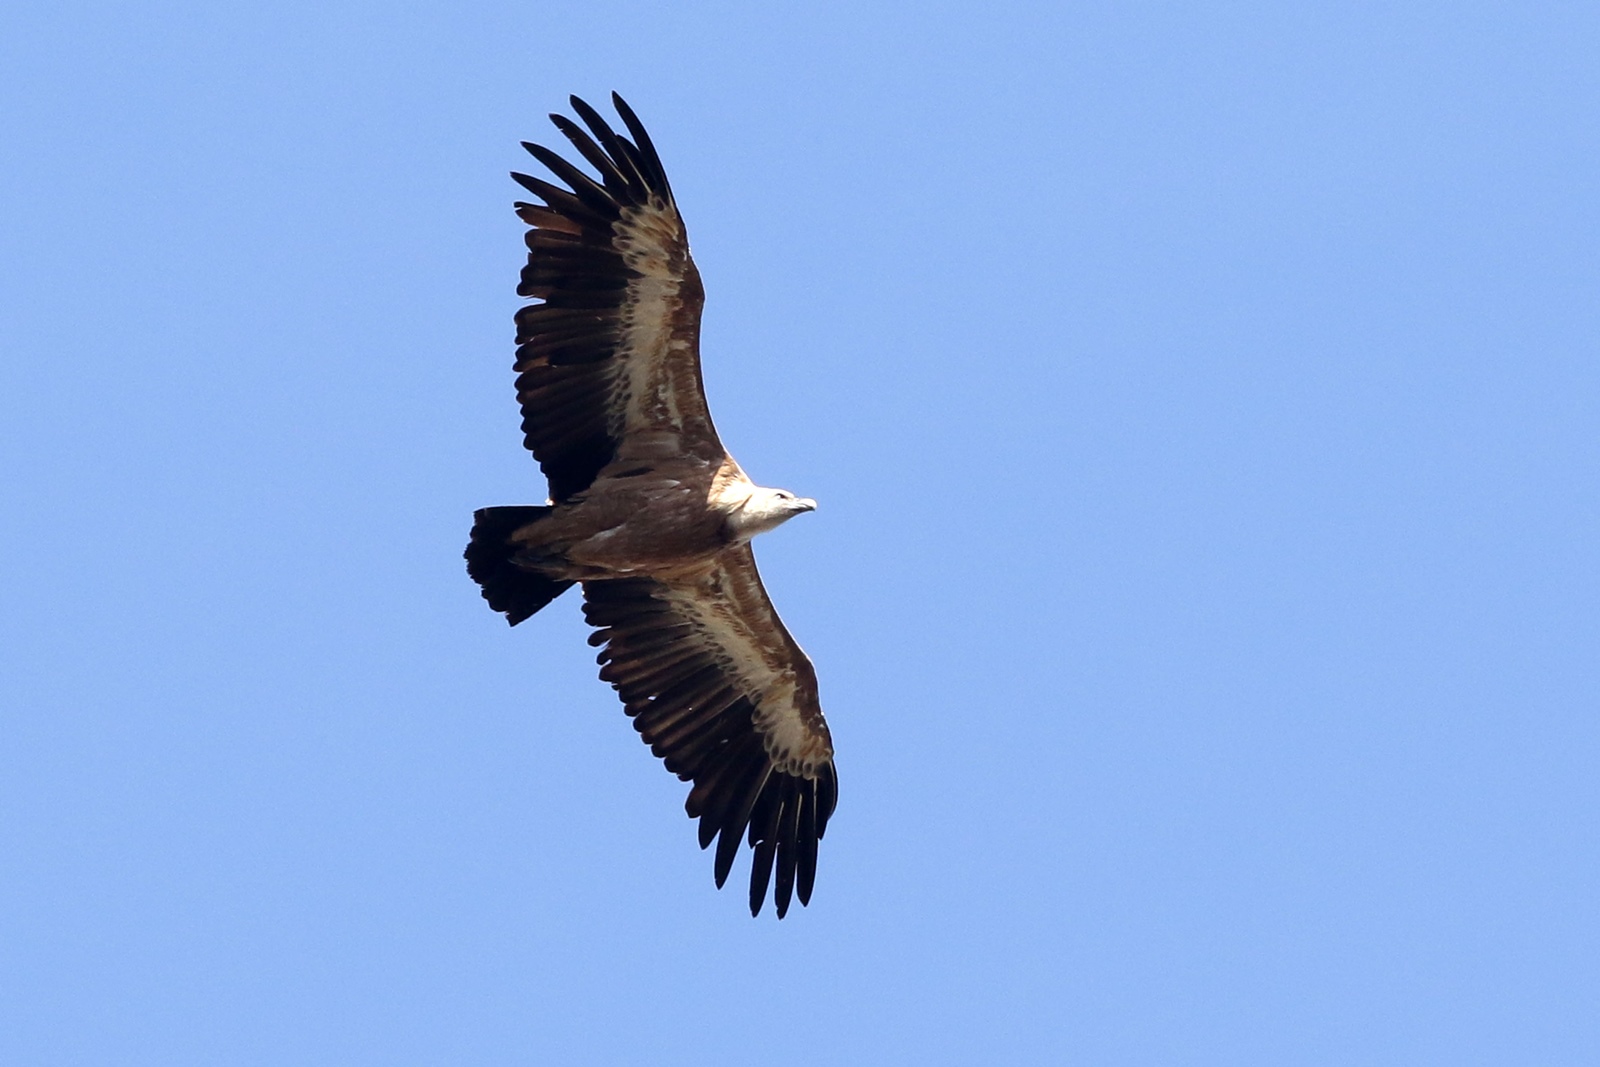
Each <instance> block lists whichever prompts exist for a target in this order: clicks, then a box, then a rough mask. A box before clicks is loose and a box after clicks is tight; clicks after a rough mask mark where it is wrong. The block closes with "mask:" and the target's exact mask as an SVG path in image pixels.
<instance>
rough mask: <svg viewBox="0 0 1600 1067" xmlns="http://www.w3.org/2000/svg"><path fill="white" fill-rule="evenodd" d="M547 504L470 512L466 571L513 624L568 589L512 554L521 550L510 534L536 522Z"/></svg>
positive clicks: (547, 511)
mask: <svg viewBox="0 0 1600 1067" xmlns="http://www.w3.org/2000/svg"><path fill="white" fill-rule="evenodd" d="M553 510H555V509H554V508H551V507H505V508H479V509H478V510H477V511H476V512H474V513H473V516H472V519H473V522H472V540H471V541H469V542H468V543H467V552H466V556H467V573H468V574H469V575H471V576H472V580H473V581H475V582H477V583H478V585H480V586H481V587H482V588H483V599H485V600H487V601H488V602H489V606H490V607H491V608H493V609H494V610H496V611H503V612H505V615H506V622H508V623H510V624H511V625H512V626H515V625H516V624H517V623H519V622H521V621H522V620H523V619H526V618H527V617H528V616H530V615H532V614H533V613H534V612H536V611H538V610H539V609H540V608H542V607H544V606H545V605H546V604H548V603H550V601H552V600H554V599H555V598H556V597H558V596H560V595H561V594H562V593H565V592H566V591H567V590H568V589H570V588H572V586H573V584H574V583H572V582H569V581H565V580H561V579H556V578H546V577H545V576H544V575H542V574H540V573H539V572H538V571H535V570H530V569H529V568H527V567H521V566H518V565H517V564H516V563H514V562H512V557H513V556H515V555H516V554H517V553H518V552H520V551H522V549H521V548H520V547H519V546H517V545H513V544H512V543H511V541H510V538H511V535H512V534H514V533H516V532H517V531H518V530H520V529H522V528H523V527H524V526H526V525H528V524H529V523H530V522H538V521H539V520H540V519H542V518H544V517H545V516H546V515H548V514H550V512H551V511H553Z"/></svg>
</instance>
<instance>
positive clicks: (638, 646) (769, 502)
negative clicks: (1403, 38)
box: [466, 93, 838, 919]
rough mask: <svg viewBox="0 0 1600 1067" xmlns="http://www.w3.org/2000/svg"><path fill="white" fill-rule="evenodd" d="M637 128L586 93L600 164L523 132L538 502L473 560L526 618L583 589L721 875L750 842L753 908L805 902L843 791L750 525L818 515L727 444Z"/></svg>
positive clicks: (477, 543)
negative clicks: (610, 116) (529, 169)
mask: <svg viewBox="0 0 1600 1067" xmlns="http://www.w3.org/2000/svg"><path fill="white" fill-rule="evenodd" d="M611 99H612V103H613V104H614V105H615V107H616V110H617V114H618V115H619V116H620V117H621V119H622V123H623V126H624V127H625V130H626V133H621V132H618V131H617V130H615V129H613V128H612V126H611V125H610V124H608V123H607V122H606V120H605V119H604V118H603V117H601V115H600V114H599V113H598V112H597V111H595V109H594V108H592V107H590V106H589V105H588V104H586V103H584V102H583V101H582V100H580V99H579V98H577V97H576V96H574V97H572V98H571V103H572V110H573V111H574V112H575V113H576V114H577V116H578V118H579V119H581V120H582V122H583V125H582V126H579V125H578V124H577V123H576V122H574V121H573V120H571V119H569V118H567V117H566V116H563V115H551V116H550V121H551V122H553V123H554V124H555V126H556V129H558V130H560V131H561V133H562V134H563V135H565V137H566V139H567V140H568V141H570V142H571V144H572V147H573V148H574V149H576V151H577V154H578V155H579V156H582V157H583V159H584V161H586V162H587V163H588V164H589V166H590V167H592V168H593V174H590V173H588V172H586V171H585V170H584V169H582V168H581V167H580V166H578V165H576V164H575V163H574V162H572V161H571V160H569V159H567V158H564V157H563V156H562V155H560V154H559V153H557V152H554V151H552V150H551V149H549V148H546V147H544V146H543V145H537V144H530V143H526V142H524V144H523V147H524V148H526V149H527V150H528V152H529V153H530V154H532V156H533V157H534V158H535V159H537V160H538V161H539V162H540V163H542V164H543V165H544V166H545V167H546V168H547V169H548V170H549V171H550V173H551V175H552V176H553V177H554V178H555V179H556V181H557V182H559V183H560V184H556V182H551V181H546V180H544V179H542V178H535V177H529V176H528V175H525V174H513V175H512V177H513V178H514V179H515V180H516V181H517V182H518V183H519V184H520V185H522V186H523V187H524V188H525V189H527V190H528V191H529V192H531V193H532V194H533V195H534V196H535V197H537V198H538V199H539V201H540V202H539V203H525V202H520V201H519V202H518V203H517V204H516V212H517V215H518V216H519V217H520V218H521V219H522V221H523V222H525V223H527V225H528V227H529V228H528V232H527V236H526V240H527V245H528V264H527V266H526V267H525V268H523V271H522V282H521V284H520V285H519V286H518V288H517V293H518V295H519V296H521V297H523V298H525V299H528V300H530V301H531V302H530V303H528V304H526V305H525V306H523V307H522V308H521V309H520V310H519V311H518V312H517V315H516V327H517V350H516V362H515V364H514V370H515V371H516V375H517V379H516V386H517V401H518V403H519V404H520V405H521V408H522V432H523V444H524V445H526V446H527V448H528V449H529V451H531V452H532V453H533V456H534V459H536V460H537V461H538V463H539V468H540V470H541V471H543V473H544V476H545V478H546V479H547V480H548V482H549V500H548V501H547V502H546V503H544V504H542V505H535V506H510V507H492V508H482V509H480V510H479V511H477V512H476V513H475V515H474V523H473V527H472V533H471V537H470V542H469V544H468V545H467V550H466V560H467V572H468V574H469V575H470V576H471V577H472V579H473V580H474V581H476V582H477V583H478V585H479V587H480V589H481V591H482V594H483V598H484V599H485V600H487V601H488V602H489V607H490V608H492V609H493V610H495V611H497V612H500V613H502V614H503V615H504V616H505V619H506V621H507V622H508V623H510V624H511V625H512V626H515V625H516V624H517V623H519V622H522V621H523V620H524V619H526V618H528V617H529V616H531V615H533V614H534V613H535V612H537V611H539V610H540V609H541V608H543V607H544V606H545V605H547V604H549V603H550V602H551V601H552V600H554V599H555V598H556V597H558V596H560V595H561V594H562V593H563V592H565V591H566V590H567V589H569V588H571V587H572V586H573V585H581V586H582V587H583V613H584V618H585V619H586V620H587V621H588V623H589V624H590V625H591V626H593V627H595V630H594V632H593V633H592V634H591V635H590V637H589V643H590V644H591V645H592V646H596V647H598V648H599V649H600V653H599V656H598V662H599V663H600V677H601V679H602V680H604V681H607V682H610V683H611V686H612V688H613V689H615V690H616V691H617V695H618V696H619V697H620V698H621V700H622V706H623V710H624V711H625V712H626V713H627V715H628V717H629V718H631V719H632V720H633V726H634V729H635V730H637V731H638V732H639V735H640V737H642V738H643V739H644V742H645V744H647V745H649V746H650V751H651V752H653V753H654V754H655V755H656V756H657V757H659V758H660V759H661V760H662V761H663V762H664V763H665V764H666V768H667V770H669V771H671V772H672V773H673V774H676V775H677V776H678V777H679V778H680V779H682V780H683V781H686V782H693V783H694V784H693V786H692V787H691V788H690V790H689V795H688V799H687V801H686V802H685V805H684V806H685V808H686V809H687V810H688V813H689V816H690V818H693V819H698V820H699V837H700V847H701V848H702V849H704V848H707V847H709V846H710V845H711V843H712V842H713V841H715V842H716V852H715V861H714V864H713V871H714V873H715V876H716V883H717V887H718V888H719V889H720V888H721V887H722V885H723V884H724V882H726V881H727V878H728V874H729V872H730V871H731V869H732V867H733V862H734V859H735V858H736V856H737V855H738V853H739V852H740V841H741V839H742V840H744V841H746V842H748V844H749V847H750V849H751V868H750V913H751V915H759V914H760V912H761V908H762V904H763V903H764V901H765V900H766V898H767V893H768V889H769V887H770V889H771V893H772V900H773V904H774V906H775V909H776V911H777V915H778V917H779V918H780V919H781V918H783V916H784V915H785V914H786V913H787V912H788V910H789V904H790V901H791V900H792V899H793V898H794V897H796V896H797V897H799V899H800V903H801V904H807V903H809V902H810V900H811V890H812V885H813V883H814V882H815V880H816V873H817V842H818V841H820V840H821V838H822V835H823V831H824V830H826V829H827V826H828V819H829V817H830V816H832V815H833V809H834V804H835V802H836V800H837V799H838V776H837V774H836V772H835V770H834V763H833V740H832V738H831V737H830V736H829V733H828V725H827V723H826V722H825V721H824V720H823V717H822V708H821V706H820V704H819V703H818V699H817V676H816V672H815V671H814V670H813V669H812V666H811V661H810V660H809V659H807V658H806V654H805V653H804V652H803V651H801V649H800V646H799V645H798V644H797V643H796V642H795V639H794V638H793V637H791V636H790V635H789V631H788V630H787V629H785V628H784V625H783V622H782V621H781V620H780V619H779V618H778V613H777V611H776V610H774V608H773V606H772V601H771V599H769V598H768V596H767V591H766V589H764V588H763V587H762V585H761V575H760V574H759V573H758V572H757V571H756V560H755V556H754V554H752V552H751V550H750V540H751V538H753V537H754V536H755V535H756V534H759V533H764V532H766V531H768V530H771V529H774V528H776V527H778V526H779V525H781V524H783V523H784V522H787V521H788V520H789V519H791V518H793V517H794V516H796V515H799V514H801V513H802V512H807V511H812V510H814V509H815V508H816V506H817V504H816V501H814V500H810V499H807V498H804V497H798V496H796V495H794V494H793V493H790V492H787V491H785V490H782V489H767V488H763V487H761V486H758V485H756V484H755V483H754V482H752V481H751V480H750V478H749V477H748V476H746V474H745V472H744V471H743V470H742V469H740V467H739V464H738V463H736V462H734V459H733V457H732V456H730V455H729V454H728V452H727V450H726V449H725V448H724V447H723V446H722V442H721V440H719V439H718V437H717V431H716V429H715V427H713V426H712V424H711V413H710V411H709V410H707V407H706V397H705V389H704V387H703V385H702V382H701V377H700V352H699V345H700V309H701V305H702V304H703V303H704V290H703V289H702V288H701V285H700V274H699V272H698V271H697V270H696V269H695V265H694V260H693V259H691V258H690V256H689V242H688V237H687V235H686V234H685V232H684V226H683V219H682V218H681V217H680V216H679V214H678V208H677V205H676V203H675V202H674V200H673V196H672V188H671V186H669V185H668V184H667V175H666V172H665V170H664V169H663V168H662V166H661V159H660V157H659V156H658V155H657V154H656V149H655V147H654V146H653V145H652V144H651V142H650V136H649V135H648V134H647V133H646V132H645V130H644V127H643V126H642V125H641V124H640V122H639V119H638V117H637V116H636V115H635V114H634V113H633V110H632V109H631V108H629V107H628V105H627V103H626V102H624V101H623V99H622V97H620V96H618V95H616V94H614V93H613V94H612V98H611Z"/></svg>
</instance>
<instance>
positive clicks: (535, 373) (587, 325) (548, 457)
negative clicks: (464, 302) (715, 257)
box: [512, 94, 722, 502]
mask: <svg viewBox="0 0 1600 1067" xmlns="http://www.w3.org/2000/svg"><path fill="white" fill-rule="evenodd" d="M612 101H613V103H614V104H615V105H616V108H617V113H618V114H619V115H621V116H622V121H623V123H624V124H625V125H626V127H627V129H628V132H629V134H631V135H632V139H631V140H630V139H629V138H627V137H623V136H621V135H619V134H617V133H616V132H615V131H613V130H612V129H611V127H610V126H609V125H607V124H606V121H605V120H604V119H603V118H601V117H600V115H599V114H598V113H596V112H595V110H594V109H593V108H591V107H590V106H589V105H588V104H586V103H584V102H583V101H582V100H580V99H578V98H577V97H575V96H574V97H573V98H572V108H573V110H574V111H576V112H577V114H578V116H579V117H580V118H581V119H582V120H583V122H584V124H585V125H586V126H587V127H588V129H587V131H586V130H584V129H583V128H581V127H579V126H578V125H577V124H576V123H574V122H573V121H571V120H570V119H568V118H566V117H565V116H562V115H551V116H550V121H552V122H554V123H555V125H556V128H557V129H559V130H560V131H561V132H562V133H563V134H565V135H566V137H567V140H569V141H571V142H572V145H573V147H574V148H576V149H577V150H578V153H579V154H580V155H581V156H583V158H584V159H585V160H587V161H588V162H589V163H590V164H591V165H592V166H593V167H594V168H595V171H596V172H597V173H598V175H599V180H598V181H597V180H596V179H594V178H592V177H590V176H589V175H587V174H585V173H584V172H583V171H582V170H581V169H579V168H578V167H577V166H575V165H573V164H572V163H570V162H568V161H567V160H565V159H563V158H562V157H561V156H560V155H558V154H557V153H555V152H553V151H551V150H550V149H548V148H545V147H543V146H542V145H536V144H527V143H524V145H523V147H525V148H526V149H527V150H528V151H529V152H531V153H532V154H533V156H534V158H536V159H538V160H539V162H541V163H543V164H544V165H545V166H546V167H548V168H549V169H550V171H551V172H552V174H554V176H555V177H556V178H557V179H559V180H560V181H562V182H564V183H565V187H563V186H560V185H555V184H553V183H551V182H547V181H543V180H541V179H539V178H531V177H529V176H527V175H525V174H513V175H512V177H513V178H515V179H516V180H517V181H518V182H519V183H520V184H521V185H522V186H523V187H524V188H526V189H528V190H529V191H530V192H532V193H533V194H534V195H536V196H538V197H539V199H540V200H542V201H543V203H542V204H529V203H522V202H518V204H517V205H516V208H517V214H518V216H519V217H521V219H522V220H523V221H524V222H526V223H527V224H528V225H529V226H530V227H531V229H529V231H528V235H527V242H528V265H527V267H525V268H524V269H523V271H522V284H521V285H519V286H518V287H517V293H518V294H519V295H521V296H524V297H530V298H533V299H535V300H538V301H540V302H539V303H535V304H530V305H528V306H527V307H524V308H522V309H521V310H520V311H518V312H517V346H518V347H517V361H516V371H517V400H518V401H519V402H520V403H521V405H522V431H523V434H524V443H525V444H526V445H527V446H528V448H529V450H531V451H532V452H533V455H534V458H536V459H537V460H538V461H539V466H540V468H541V469H543V471H544V473H545V476H546V477H547V478H549V480H550V496H551V499H553V500H555V501H557V502H559V501H562V500H565V499H566V498H567V497H570V496H572V495H573V494H575V493H580V492H582V491H583V490H584V489H586V488H588V486H589V485H590V483H592V482H593V481H594V479H595V476H596V475H597V474H599V472H600V470H601V468H603V467H604V466H605V465H606V464H607V463H609V462H611V460H612V459H613V458H615V457H616V456H617V455H618V454H619V453H621V452H624V451H625V449H624V447H623V445H624V442H625V441H626V439H627V438H628V436H629V435H630V434H634V433H639V432H641V431H665V432H666V433H668V434H669V435H672V437H671V438H669V440H667V441H665V442H662V441H660V439H659V434H653V435H652V436H653V437H654V438H655V439H656V443H657V447H658V448H659V447H662V446H665V447H667V448H668V450H669V451H671V452H673V453H675V454H688V455H694V456H699V457H701V458H703V459H705V460H707V461H708V462H712V463H715V462H716V461H717V460H718V459H720V457H721V455H722V445H721V443H720V442H719V441H718V440H717V434H716V430H715V429H714V428H713V427H712V425H711V416H710V413H709V412H708V411H707V410H706V399H705V390H704V388H703V386H702V385H701V381H700V354H699V347H700V308H701V305H702V304H703V303H704V300H705V293H704V290H703V289H702V288H701V286H700V274H699V272H698V271H696V270H695V266H694V261H693V260H692V259H690V258H689V240H688V236H687V235H686V234H685V232H684V228H683V219H682V218H681V217H680V216H679V215H678V207H677V204H676V203H675V202H674V201H673V199H672V188H671V186H669V185H668V184H667V176H666V172H665V171H664V170H663V169H662V167H661V160H660V158H659V157H658V156H657V155H656V150H655V147H654V146H653V145H652V144H651V143H650V136H649V135H648V134H647V133H645V130H644V127H643V126H642V125H640V123H639V119H638V117H637V116H635V115H634V113H633V111H632V109H631V108H629V107H628V105H627V104H626V103H625V102H624V101H623V99H622V97H620V96H617V95H616V94H612Z"/></svg>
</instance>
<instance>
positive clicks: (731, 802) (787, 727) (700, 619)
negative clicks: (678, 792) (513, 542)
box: [583, 545, 839, 918]
mask: <svg viewBox="0 0 1600 1067" xmlns="http://www.w3.org/2000/svg"><path fill="white" fill-rule="evenodd" d="M583 597H584V608H583V610H584V615H585V617H586V618H587V619H588V620H589V623H590V625H593V626H597V627H599V628H600V629H599V630H597V631H596V632H595V633H594V634H593V635H592V636H591V637H590V639H589V640H590V643H591V644H597V645H598V644H604V645H605V648H604V649H603V650H602V651H601V653H600V657H599V658H600V663H601V664H603V667H602V669H601V671H600V677H601V678H603V679H605V680H606V681H608V682H610V683H611V684H612V686H613V687H615V688H616V690H617V693H618V695H620V696H621V697H622V701H623V705H624V707H625V709H626V711H627V713H628V715H629V716H630V717H631V718H632V719H633V725H634V729H636V730H638V731H639V733H640V734H641V735H642V736H643V738H644V740H645V742H646V743H647V744H649V745H650V751H652V752H654V753H655V754H656V755H657V756H659V757H661V758H662V759H663V760H664V761H665V762H666V765H667V770H669V771H672V772H673V773H674V774H676V775H677V776H678V777H679V778H682V779H684V780H685V781H689V780H693V782H694V788H693V789H692V790H690V792H689V799H688V801H687V802H686V804H685V807H686V808H687V809H688V812H689V815H690V817H691V818H698V819H699V820H700V847H701V848H705V847H707V846H709V845H710V844H711V842H712V840H716V841H717V852H716V863H715V873H716V879H717V886H718V888H721V886H722V884H723V882H725V881H726V880H727V877H728V872H729V871H730V870H731V869H732V867H733V861H734V858H735V856H737V854H738V851H739V843H740V841H741V840H742V839H746V838H748V841H749V843H750V845H751V847H752V848H753V849H754V855H753V857H752V859H751V866H750V913H751V914H752V915H754V914H758V913H759V912H760V910H761V905H762V902H763V901H764V900H765V898H766V895H767V887H768V884H769V882H770V880H771V878H772V875H773V872H774V868H776V873H777V882H776V883H775V884H774V885H773V894H772V895H773V899H774V901H775V903H776V904H777V909H778V917H779V918H782V917H783V915H784V913H785V912H787V911H788V910H789V900H790V895H791V893H793V892H794V891H795V890H796V888H798V890H799V894H798V895H799V897H800V903H802V904H805V903H807V902H808V901H809V900H810V899H811V887H812V884H813V882H814V881H815V879H816V872H817V842H818V840H820V839H821V837H822V834H823V831H825V830H826V829H827V826H828V818H829V816H831V815H832V814H833V807H834V804H835V802H836V801H837V800H838V795H839V785H838V775H837V772H836V771H835V770H834V765H833V739H832V738H831V737H830V736H829V733H828V724H827V723H826V722H824V721H823V718H822V708H821V705H820V704H819V703H818V700H817V676H816V672H815V671H814V670H812V668H811V661H810V660H809V659H807V658H806V654H805V653H804V652H802V651H801V650H800V646H799V645H798V644H796V643H795V640H794V638H793V637H791V636H790V635H789V631H788V630H787V629H785V628H784V625H783V623H782V621H781V620H779V618H778V613H777V612H776V611H775V610H773V607H772V601H771V600H770V599H768V597H767V592H766V590H765V589H764V588H762V585H761V577H760V575H759V574H758V573H757V572H756V562H755V556H754V554H752V553H751V551H750V546H749V545H744V546H742V547H740V548H737V549H732V550H730V551H729V552H728V553H726V554H725V555H724V556H723V558H722V561H721V562H720V563H718V564H717V565H715V566H713V567H711V568H709V569H708V570H706V571H704V572H702V573H701V574H700V575H698V576H696V577H694V578H690V579H684V580H682V581H675V582H661V581H656V580H655V579H651V578H623V579H614V580H610V581H599V582H585V583H584V587H583ZM797 879H798V885H797Z"/></svg>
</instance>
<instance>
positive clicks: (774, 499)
mask: <svg viewBox="0 0 1600 1067" xmlns="http://www.w3.org/2000/svg"><path fill="white" fill-rule="evenodd" d="M816 510H817V502H816V501H815V500H812V499H810V498H809V497H803V496H795V495H794V494H793V493H791V492H789V491H788V490H787V489H765V488H762V487H761V486H756V487H755V488H754V489H753V490H752V491H751V493H750V495H749V496H747V497H745V499H744V500H743V501H742V502H741V503H740V504H739V505H738V506H737V507H735V508H734V509H733V511H732V512H731V513H730V514H729V516H728V525H729V527H730V528H731V529H732V530H733V534H734V537H735V538H736V539H737V540H740V541H748V540H750V538H752V537H754V536H755V535H756V534H759V533H766V532H767V531H768V530H772V529H776V528H777V527H779V526H781V525H783V524H784V523H785V522H788V521H789V520H790V519H792V518H794V517H795V516H796V515H799V514H800V513H801V512H805V511H816Z"/></svg>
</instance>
